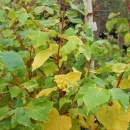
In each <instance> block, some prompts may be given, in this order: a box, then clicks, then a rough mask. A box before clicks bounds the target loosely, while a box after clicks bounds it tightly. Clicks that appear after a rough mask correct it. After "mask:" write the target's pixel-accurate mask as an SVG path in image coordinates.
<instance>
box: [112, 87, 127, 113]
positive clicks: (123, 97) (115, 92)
mask: <svg viewBox="0 0 130 130" xmlns="http://www.w3.org/2000/svg"><path fill="white" fill-rule="evenodd" d="M110 94H111V95H112V99H113V100H118V101H119V103H120V104H121V105H122V107H123V109H124V110H125V111H126V110H127V109H128V106H129V96H128V94H126V93H125V92H124V91H123V90H122V89H120V88H113V89H111V90H110Z"/></svg>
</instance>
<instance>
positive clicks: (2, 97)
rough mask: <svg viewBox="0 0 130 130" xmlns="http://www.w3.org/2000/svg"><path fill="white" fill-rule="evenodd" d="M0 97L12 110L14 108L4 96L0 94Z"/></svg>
mask: <svg viewBox="0 0 130 130" xmlns="http://www.w3.org/2000/svg"><path fill="white" fill-rule="evenodd" d="M0 97H1V99H2V100H3V101H4V102H5V103H6V104H7V105H8V106H9V107H10V108H11V109H12V110H14V108H13V107H12V106H11V105H10V103H9V102H8V101H7V100H6V99H5V98H4V96H3V94H0Z"/></svg>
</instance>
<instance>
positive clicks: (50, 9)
mask: <svg viewBox="0 0 130 130" xmlns="http://www.w3.org/2000/svg"><path fill="white" fill-rule="evenodd" d="M45 10H46V11H47V12H48V13H49V14H54V10H53V9H52V8H50V7H48V6H46V7H45Z"/></svg>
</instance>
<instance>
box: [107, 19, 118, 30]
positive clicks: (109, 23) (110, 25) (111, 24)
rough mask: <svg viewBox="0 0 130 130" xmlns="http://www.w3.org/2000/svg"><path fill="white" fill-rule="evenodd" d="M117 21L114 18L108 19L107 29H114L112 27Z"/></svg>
mask: <svg viewBox="0 0 130 130" xmlns="http://www.w3.org/2000/svg"><path fill="white" fill-rule="evenodd" d="M115 23H116V21H115V19H112V20H110V21H108V22H107V23H106V28H107V30H108V31H109V32H110V31H111V30H112V28H113V26H114V24H115Z"/></svg>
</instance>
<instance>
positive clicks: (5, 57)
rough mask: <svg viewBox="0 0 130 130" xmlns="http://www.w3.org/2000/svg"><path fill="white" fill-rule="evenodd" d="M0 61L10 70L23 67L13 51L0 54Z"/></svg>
mask: <svg viewBox="0 0 130 130" xmlns="http://www.w3.org/2000/svg"><path fill="white" fill-rule="evenodd" d="M0 61H1V62H2V63H3V64H4V65H5V66H6V67H7V68H8V69H10V70H13V69H16V68H24V67H25V65H24V62H23V60H22V58H21V57H20V55H18V54H17V53H16V52H14V51H9V52H0Z"/></svg>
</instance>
